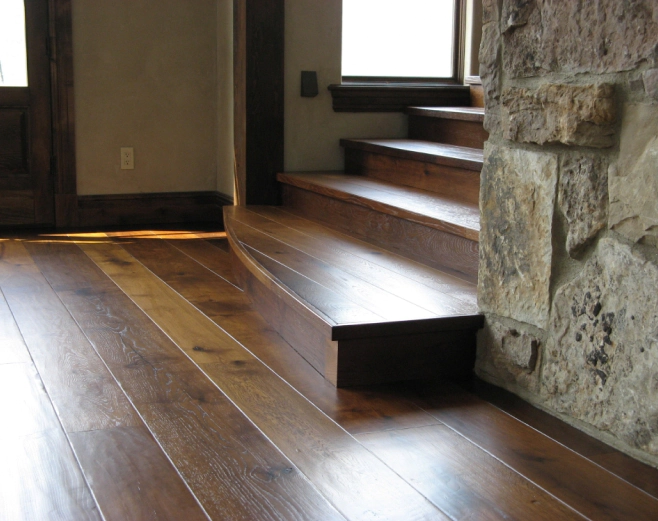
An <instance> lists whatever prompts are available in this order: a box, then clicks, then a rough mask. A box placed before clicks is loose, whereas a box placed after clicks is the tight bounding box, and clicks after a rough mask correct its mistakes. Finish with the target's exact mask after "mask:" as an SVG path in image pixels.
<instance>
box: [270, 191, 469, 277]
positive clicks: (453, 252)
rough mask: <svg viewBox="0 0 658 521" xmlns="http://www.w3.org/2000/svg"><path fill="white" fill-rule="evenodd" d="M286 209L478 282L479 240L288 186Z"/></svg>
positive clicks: (285, 193)
mask: <svg viewBox="0 0 658 521" xmlns="http://www.w3.org/2000/svg"><path fill="white" fill-rule="evenodd" d="M283 188H284V189H283V200H284V208H285V209H286V210H287V211H290V212H292V213H296V214H298V215H300V216H302V217H304V218H307V219H312V220H315V221H317V222H320V223H322V224H324V225H326V226H329V227H330V228H334V229H336V230H339V231H342V232H345V233H349V234H350V235H352V236H353V237H356V238H359V239H362V240H364V241H366V242H369V243H371V244H374V245H376V246H381V247H384V248H386V249H387V250H390V251H393V252H395V253H398V254H400V255H403V256H405V257H408V258H411V259H414V260H417V261H419V262H421V263H424V264H427V265H429V266H432V267H434V268H436V269H439V270H450V271H451V273H453V274H460V275H461V276H462V277H464V278H465V280H467V281H469V282H474V281H475V279H476V277H477V270H478V262H479V257H478V246H477V242H475V241H471V240H469V239H465V238H463V237H458V236H456V235H453V234H450V233H446V232H442V231H439V230H430V229H428V228H427V227H425V226H422V225H418V224H416V223H412V222H409V221H406V220H404V219H399V218H397V217H394V216H389V215H384V214H381V213H378V212H374V211H372V210H370V209H368V208H365V207H362V206H355V205H351V204H348V203H344V202H342V201H338V200H336V199H333V198H330V197H326V196H323V195H319V194H315V193H312V192H308V191H305V190H299V189H297V188H294V187H291V186H289V185H285V186H284V187H283Z"/></svg>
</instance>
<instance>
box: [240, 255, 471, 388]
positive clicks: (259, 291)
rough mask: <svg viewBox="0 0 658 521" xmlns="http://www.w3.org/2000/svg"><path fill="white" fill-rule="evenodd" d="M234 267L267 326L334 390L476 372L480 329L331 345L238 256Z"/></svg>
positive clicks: (452, 376)
mask: <svg viewBox="0 0 658 521" xmlns="http://www.w3.org/2000/svg"><path fill="white" fill-rule="evenodd" d="M232 263H233V267H234V271H235V273H236V278H237V279H238V282H239V284H240V286H241V287H242V289H243V290H244V291H245V293H247V295H248V296H249V299H250V300H251V301H252V303H253V305H254V307H255V308H256V309H257V310H258V312H259V313H260V314H261V315H262V316H263V318H264V319H265V320H266V321H267V322H268V324H270V326H271V327H272V328H273V329H275V330H276V331H277V332H278V333H279V334H280V335H281V336H282V337H283V338H284V340H286V342H288V343H289V344H290V345H291V346H292V347H293V348H294V349H295V350H296V351H297V352H298V353H299V354H300V355H301V356H302V357H303V358H304V359H305V360H306V361H307V362H308V363H309V364H311V366H313V368H315V370H316V371H318V372H319V373H320V374H322V375H323V376H324V377H325V378H326V379H327V380H329V381H330V382H331V383H332V384H333V385H335V386H336V387H350V386H355V385H373V384H381V383H388V382H398V381H404V380H418V379H423V378H431V377H438V376H449V377H451V378H459V377H467V376H469V375H470V374H471V373H472V369H473V365H474V363H475V332H476V328H472V329H465V330H459V331H443V332H433V333H421V334H411V335H402V336H401V335H394V336H389V337H370V338H362V339H351V340H341V341H332V340H329V338H328V337H327V336H326V333H321V332H320V331H319V330H318V329H317V328H316V327H315V324H313V323H312V321H310V320H308V319H307V318H305V317H304V316H302V315H300V314H299V313H297V312H296V311H295V310H294V309H292V307H289V306H287V305H286V303H285V301H284V300H282V299H281V298H279V297H278V296H277V295H275V294H274V292H272V291H271V289H270V288H268V287H267V286H266V285H265V284H263V283H261V282H260V281H259V280H258V279H257V278H256V277H255V276H254V275H253V274H252V273H251V272H250V271H249V270H248V269H247V268H246V267H245V266H244V265H243V264H242V262H241V261H240V259H239V258H238V257H237V256H236V255H235V254H233V255H232Z"/></svg>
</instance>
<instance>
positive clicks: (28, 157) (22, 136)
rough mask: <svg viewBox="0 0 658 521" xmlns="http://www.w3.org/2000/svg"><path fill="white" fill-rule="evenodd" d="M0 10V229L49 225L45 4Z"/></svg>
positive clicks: (12, 4)
mask: <svg viewBox="0 0 658 521" xmlns="http://www.w3.org/2000/svg"><path fill="white" fill-rule="evenodd" d="M0 9H2V10H3V13H0V17H1V18H2V22H1V23H2V25H3V28H2V29H3V30H2V36H0V67H2V76H1V78H0V225H2V226H7V225H10V226H11V225H53V224H54V223H55V203H54V178H53V169H52V168H51V163H52V157H53V154H52V150H53V147H52V133H53V128H52V107H51V67H50V42H51V38H50V29H49V2H48V0H30V1H28V2H24V0H3V2H2V6H1V7H0Z"/></svg>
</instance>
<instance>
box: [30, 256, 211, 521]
mask: <svg viewBox="0 0 658 521" xmlns="http://www.w3.org/2000/svg"><path fill="white" fill-rule="evenodd" d="M76 247H78V248H79V249H80V251H82V252H83V253H84V254H85V255H87V254H86V252H84V250H82V248H80V247H79V246H78V245H77V244H76ZM92 262H93V260H92ZM39 271H41V270H39ZM45 278H46V277H45V276H44V279H45ZM108 279H109V277H108ZM110 280H112V279H110ZM46 282H47V283H48V285H49V286H50V288H51V290H52V291H53V293H54V294H55V296H56V297H57V299H58V300H59V301H60V302H61V303H62V305H63V306H64V309H66V312H67V313H68V314H69V316H70V317H71V319H72V320H73V321H74V322H75V324H76V325H77V327H78V328H79V329H80V332H81V333H82V334H83V335H84V337H85V338H86V339H87V342H89V344H90V345H91V347H92V349H93V350H94V352H95V353H96V356H98V358H100V360H101V362H102V364H103V365H104V366H105V367H106V369H107V371H108V373H109V374H110V376H111V377H112V379H113V380H114V381H115V382H116V384H117V386H118V387H119V389H120V390H121V392H122V393H123V394H124V396H125V397H126V400H128V402H129V403H130V405H131V407H132V408H133V410H134V411H135V414H137V416H139V418H140V420H142V423H143V424H144V426H145V427H146V429H147V430H148V431H149V433H150V434H151V436H152V437H153V440H154V441H155V443H157V445H158V447H160V450H161V451H162V453H163V454H164V455H165V457H166V458H167V460H168V461H169V463H170V464H171V466H172V468H173V469H174V471H175V472H176V474H177V475H178V476H179V478H180V479H181V481H182V482H183V484H184V485H185V487H186V488H187V489H188V490H189V492H190V494H191V495H192V497H193V498H194V499H195V500H196V502H197V504H198V505H199V508H200V509H201V511H202V512H203V513H204V514H205V516H206V517H207V518H208V520H209V521H211V520H212V518H211V517H210V515H209V514H208V512H207V511H206V509H205V508H204V506H203V505H202V504H201V502H200V501H199V498H198V497H197V495H196V494H195V493H194V491H193V490H192V489H191V488H190V486H189V484H188V483H187V480H186V479H185V478H184V477H183V476H182V475H181V473H180V471H179V470H178V467H176V465H175V464H174V462H173V461H172V459H171V458H170V457H169V454H167V451H165V450H164V448H163V447H162V444H161V443H160V441H159V440H158V438H157V437H156V436H155V434H154V433H153V430H152V429H151V427H149V425H148V423H147V422H146V420H145V419H144V417H143V416H142V414H141V413H140V412H139V410H137V408H136V407H135V404H134V402H133V400H131V399H130V396H128V394H127V393H126V391H125V390H124V388H123V386H122V385H121V383H120V382H119V380H118V379H117V378H116V376H115V375H114V373H113V372H112V370H111V369H110V367H109V366H108V365H107V363H106V362H105V360H104V359H103V357H102V356H101V355H100V354H99V353H98V351H97V350H96V347H95V346H94V343H93V342H92V341H91V339H90V338H89V337H88V336H87V333H86V332H85V331H84V329H83V328H82V326H81V324H80V323H79V322H78V320H77V319H76V318H75V317H74V316H73V315H72V314H71V312H70V310H69V308H68V307H67V306H66V304H65V303H64V302H63V301H62V299H61V298H60V296H59V294H58V293H57V291H55V289H54V288H53V287H52V285H51V284H50V282H49V281H48V280H47V279H46ZM112 282H114V281H112ZM119 289H120V288H119ZM83 474H84V473H83ZM92 494H93V491H92ZM95 499H96V497H95V496H94V500H95ZM99 511H100V507H99ZM103 519H105V517H104V516H103Z"/></svg>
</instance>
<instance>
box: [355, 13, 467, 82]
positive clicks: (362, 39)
mask: <svg viewBox="0 0 658 521" xmlns="http://www.w3.org/2000/svg"><path fill="white" fill-rule="evenodd" d="M454 21H455V0H343V49H342V75H343V77H350V76H352V77H354V76H356V77H392V78H395V77H398V78H450V77H452V76H453V59H454Z"/></svg>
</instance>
